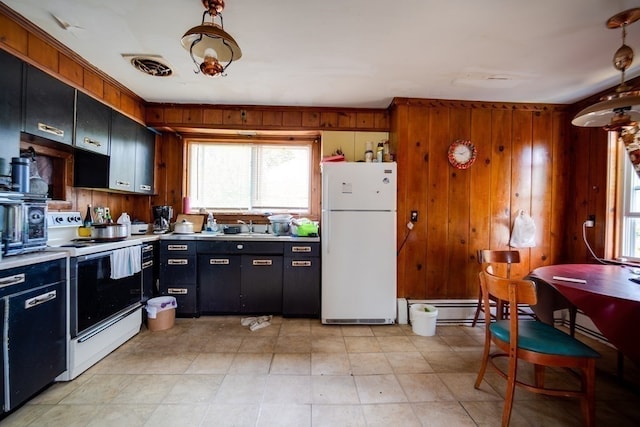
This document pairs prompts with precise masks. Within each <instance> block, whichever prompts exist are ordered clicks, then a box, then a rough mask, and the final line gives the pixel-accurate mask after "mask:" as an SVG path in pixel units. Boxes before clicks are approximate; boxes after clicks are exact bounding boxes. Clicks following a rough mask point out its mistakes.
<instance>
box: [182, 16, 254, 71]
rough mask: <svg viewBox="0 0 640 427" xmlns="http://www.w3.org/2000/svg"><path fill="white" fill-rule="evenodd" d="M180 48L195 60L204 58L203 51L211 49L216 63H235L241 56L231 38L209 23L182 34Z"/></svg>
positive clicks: (217, 26)
mask: <svg viewBox="0 0 640 427" xmlns="http://www.w3.org/2000/svg"><path fill="white" fill-rule="evenodd" d="M182 47H184V48H185V49H186V50H188V51H189V52H190V53H191V55H192V56H194V57H197V58H204V57H205V51H206V50H207V49H213V50H215V51H216V53H217V55H218V61H222V62H229V61H232V60H233V61H236V60H238V59H239V58H240V57H241V56H242V51H241V50H240V46H238V43H236V41H235V40H234V39H233V37H231V35H230V34H229V33H227V32H226V31H225V30H223V29H222V28H221V27H220V26H219V25H217V24H214V23H211V22H205V23H203V24H202V25H198V26H196V27H193V28H191V29H189V30H188V31H187V32H186V33H184V36H182Z"/></svg>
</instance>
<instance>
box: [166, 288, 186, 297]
mask: <svg viewBox="0 0 640 427" xmlns="http://www.w3.org/2000/svg"><path fill="white" fill-rule="evenodd" d="M167 293H169V294H178V295H186V294H188V293H189V290H188V289H187V288H169V289H167Z"/></svg>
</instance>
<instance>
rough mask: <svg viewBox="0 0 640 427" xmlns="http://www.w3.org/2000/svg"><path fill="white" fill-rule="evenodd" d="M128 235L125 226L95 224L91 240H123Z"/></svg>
mask: <svg viewBox="0 0 640 427" xmlns="http://www.w3.org/2000/svg"><path fill="white" fill-rule="evenodd" d="M128 235H129V233H128V231H127V226H126V225H125V224H95V225H93V226H92V227H91V238H92V239H96V240H123V239H126V238H127V237H128Z"/></svg>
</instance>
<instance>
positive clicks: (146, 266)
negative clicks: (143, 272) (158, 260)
mask: <svg viewBox="0 0 640 427" xmlns="http://www.w3.org/2000/svg"><path fill="white" fill-rule="evenodd" d="M152 265H153V260H149V261H147V262H143V263H142V268H148V267H151V266H152Z"/></svg>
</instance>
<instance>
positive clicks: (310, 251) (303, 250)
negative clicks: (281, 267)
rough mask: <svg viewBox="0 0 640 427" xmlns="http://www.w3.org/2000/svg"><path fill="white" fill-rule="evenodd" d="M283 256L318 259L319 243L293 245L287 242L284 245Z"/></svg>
mask: <svg viewBox="0 0 640 427" xmlns="http://www.w3.org/2000/svg"><path fill="white" fill-rule="evenodd" d="M284 254H285V256H294V257H299V256H307V257H319V256H320V243H316V242H300V243H293V242H287V243H285V244H284Z"/></svg>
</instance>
